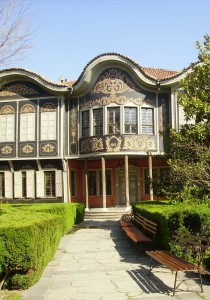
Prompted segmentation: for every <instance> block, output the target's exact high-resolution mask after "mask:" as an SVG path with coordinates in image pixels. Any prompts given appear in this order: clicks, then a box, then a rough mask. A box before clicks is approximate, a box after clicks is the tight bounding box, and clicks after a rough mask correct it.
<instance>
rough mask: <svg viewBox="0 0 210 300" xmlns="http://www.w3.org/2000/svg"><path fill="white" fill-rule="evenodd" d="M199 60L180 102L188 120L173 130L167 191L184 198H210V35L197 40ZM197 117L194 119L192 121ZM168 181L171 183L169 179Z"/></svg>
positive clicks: (189, 74)
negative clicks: (178, 128) (176, 129)
mask: <svg viewBox="0 0 210 300" xmlns="http://www.w3.org/2000/svg"><path fill="white" fill-rule="evenodd" d="M197 48H198V49H199V55H198V58H199V62H198V63H196V64H192V66H191V68H190V69H189V70H187V72H186V74H187V75H186V77H185V78H184V79H183V80H181V82H180V84H181V90H182V93H178V102H179V104H180V105H182V107H183V109H184V112H185V119H186V121H188V123H187V124H185V125H183V126H181V128H180V130H179V132H176V131H175V130H171V137H170V143H169V153H168V154H169V159H168V163H169V165H170V167H171V172H170V176H169V182H170V184H169V185H168V186H166V185H165V186H164V191H165V192H166V194H167V195H170V196H171V197H172V198H174V199H178V200H181V201H186V200H188V201H193V200H194V201H200V202H202V201H206V200H207V199H208V198H209V192H210V147H209V145H210V36H209V35H208V34H206V35H205V36H204V43H203V45H202V44H201V43H200V42H197ZM190 120H194V122H190ZM167 184H168V183H167Z"/></svg>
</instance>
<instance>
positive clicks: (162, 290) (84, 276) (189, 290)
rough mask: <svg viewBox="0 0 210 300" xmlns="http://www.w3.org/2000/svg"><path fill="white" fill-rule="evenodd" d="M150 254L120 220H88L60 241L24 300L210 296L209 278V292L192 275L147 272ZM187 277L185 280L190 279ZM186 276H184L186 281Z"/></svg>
mask: <svg viewBox="0 0 210 300" xmlns="http://www.w3.org/2000/svg"><path fill="white" fill-rule="evenodd" d="M149 264H150V258H149V257H148V256H147V255H146V254H145V252H144V249H143V248H142V247H139V246H137V247H136V246H133V244H132V243H131V242H130V241H129V240H128V239H127V238H126V237H125V235H124V233H123V231H122V229H121V227H120V224H119V221H117V220H94V221H93V220H86V221H84V222H83V223H82V224H80V225H79V226H77V228H74V229H73V230H72V232H71V233H70V234H67V235H65V236H64V237H63V238H62V239H61V241H60V244H59V247H58V250H57V252H56V255H55V257H54V259H53V260H52V261H51V262H50V263H49V264H48V266H47V268H46V269H45V271H44V272H43V274H42V277H41V279H40V280H39V281H38V282H37V283H36V284H35V285H34V286H32V287H31V288H29V289H28V290H26V291H25V292H24V294H23V297H22V300H38V299H39V300H111V299H115V300H138V299H141V300H167V299H174V300H176V299H179V300H188V299H189V300H210V277H209V276H204V278H203V284H204V293H200V287H199V285H198V284H197V282H196V281H195V280H194V279H192V277H191V275H188V276H185V277H184V274H183V273H180V274H179V275H178V280H180V283H181V284H180V286H179V289H178V291H177V292H176V294H175V296H174V297H172V293H173V284H174V274H172V272H171V271H169V270H168V269H166V268H163V267H158V268H155V269H154V270H153V271H152V274H151V276H148V268H149ZM186 278H187V279H188V280H185V279H186ZM183 279H184V281H183Z"/></svg>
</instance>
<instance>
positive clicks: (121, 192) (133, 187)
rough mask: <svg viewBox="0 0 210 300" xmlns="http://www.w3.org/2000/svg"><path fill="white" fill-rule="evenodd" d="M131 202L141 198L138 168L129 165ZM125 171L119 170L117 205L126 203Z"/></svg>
mask: <svg viewBox="0 0 210 300" xmlns="http://www.w3.org/2000/svg"><path fill="white" fill-rule="evenodd" d="M128 170H129V199H130V204H132V203H135V202H136V201H138V200H139V185H138V168H136V167H133V166H129V169H128ZM125 204H126V201H125V172H124V171H121V170H118V171H117V205H125Z"/></svg>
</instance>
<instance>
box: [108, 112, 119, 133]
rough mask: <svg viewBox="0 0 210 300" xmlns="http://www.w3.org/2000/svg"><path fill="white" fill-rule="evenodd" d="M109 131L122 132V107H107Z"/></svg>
mask: <svg viewBox="0 0 210 300" xmlns="http://www.w3.org/2000/svg"><path fill="white" fill-rule="evenodd" d="M107 123H108V128H107V131H108V133H116V134H118V133H120V108H119V107H110V108H108V109H107Z"/></svg>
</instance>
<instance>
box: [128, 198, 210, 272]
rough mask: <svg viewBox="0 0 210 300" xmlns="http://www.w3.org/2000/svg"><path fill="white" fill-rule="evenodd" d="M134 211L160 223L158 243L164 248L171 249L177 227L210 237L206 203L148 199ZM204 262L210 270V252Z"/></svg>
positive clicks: (137, 205)
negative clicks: (192, 203) (173, 202)
mask: <svg viewBox="0 0 210 300" xmlns="http://www.w3.org/2000/svg"><path fill="white" fill-rule="evenodd" d="M133 211H134V212H138V213H140V214H142V215H143V216H145V217H146V218H148V219H150V220H152V221H154V222H156V223H157V224H158V231H157V235H156V243H157V244H158V245H159V246H160V247H162V248H164V249H167V250H170V248H171V243H172V236H173V235H174V232H175V230H177V229H181V230H183V229H184V230H185V231H188V232H190V233H192V234H194V235H196V234H198V235H201V236H205V237H208V238H210V208H209V207H208V205H206V204H200V205H198V204H194V205H187V206H186V205H185V204H183V203H176V204H172V203H170V202H168V203H167V202H165V203H164V204H162V203H161V202H155V201H151V202H150V201H146V203H144V202H138V203H137V204H135V205H134V206H133ZM204 262H205V266H206V268H209V270H210V253H209V254H208V255H207V257H206V258H205V260H204Z"/></svg>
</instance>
